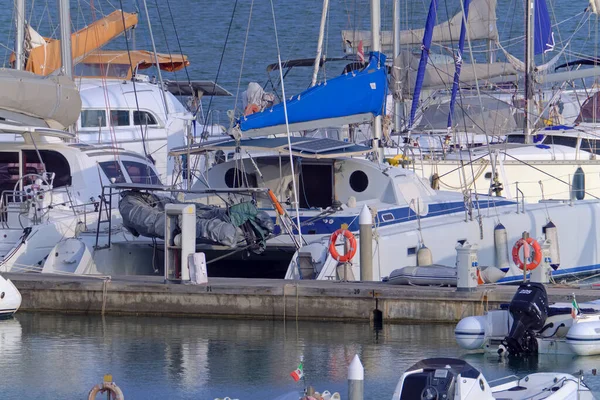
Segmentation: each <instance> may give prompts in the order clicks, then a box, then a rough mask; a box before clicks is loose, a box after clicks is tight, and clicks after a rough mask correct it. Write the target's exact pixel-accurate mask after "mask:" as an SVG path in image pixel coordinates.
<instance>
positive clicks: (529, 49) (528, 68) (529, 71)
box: [524, 0, 535, 143]
mask: <svg viewBox="0 0 600 400" xmlns="http://www.w3.org/2000/svg"><path fill="white" fill-rule="evenodd" d="M534 7H535V0H527V7H526V8H527V10H526V17H525V18H526V19H525V131H524V134H525V143H532V138H531V135H532V132H533V126H532V122H533V121H534V120H535V118H534V114H535V104H534V102H533V83H534V82H533V74H534V70H535V60H534V46H533V35H534V27H535V12H534Z"/></svg>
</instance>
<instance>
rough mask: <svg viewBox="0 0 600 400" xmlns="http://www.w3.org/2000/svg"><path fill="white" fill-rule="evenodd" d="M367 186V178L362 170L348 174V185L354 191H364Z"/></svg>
mask: <svg viewBox="0 0 600 400" xmlns="http://www.w3.org/2000/svg"><path fill="white" fill-rule="evenodd" d="M367 186H369V178H368V177H367V174H365V173H364V172H363V171H354V172H353V173H352V175H350V187H351V188H352V190H354V191H355V192H358V193H360V192H364V191H365V190H366V189H367Z"/></svg>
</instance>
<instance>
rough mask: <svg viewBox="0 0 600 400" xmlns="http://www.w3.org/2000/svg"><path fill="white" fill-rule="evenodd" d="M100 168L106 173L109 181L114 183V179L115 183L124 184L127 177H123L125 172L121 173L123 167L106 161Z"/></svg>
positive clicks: (114, 162)
mask: <svg viewBox="0 0 600 400" xmlns="http://www.w3.org/2000/svg"><path fill="white" fill-rule="evenodd" d="M99 164H100V168H101V169H102V171H103V172H104V174H105V175H106V176H107V177H108V179H109V180H110V181H111V182H112V181H113V179H114V183H124V182H125V176H124V175H123V171H121V166H120V165H119V163H118V162H116V161H105V162H101V163H99Z"/></svg>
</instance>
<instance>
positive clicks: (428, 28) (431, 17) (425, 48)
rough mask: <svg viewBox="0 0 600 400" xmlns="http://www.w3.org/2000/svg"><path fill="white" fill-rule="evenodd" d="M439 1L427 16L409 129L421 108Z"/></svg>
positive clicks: (431, 5)
mask: <svg viewBox="0 0 600 400" xmlns="http://www.w3.org/2000/svg"><path fill="white" fill-rule="evenodd" d="M437 8H438V0H431V3H430V4H429V12H428V14H427V22H425V32H424V34H423V44H422V45H421V60H420V61H419V69H418V70H417V79H416V82H415V93H414V95H413V101H412V107H411V109H410V120H409V123H408V128H409V129H410V128H412V126H413V124H414V122H415V114H416V113H417V108H419V97H421V88H422V87H423V79H424V78H425V68H426V67H427V59H428V58H429V49H430V47H431V38H432V36H433V28H434V26H435V20H436V19H437Z"/></svg>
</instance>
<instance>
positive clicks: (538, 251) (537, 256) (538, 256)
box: [512, 238, 542, 271]
mask: <svg viewBox="0 0 600 400" xmlns="http://www.w3.org/2000/svg"><path fill="white" fill-rule="evenodd" d="M525 242H527V244H528V245H529V246H531V247H533V252H534V256H533V260H532V261H531V262H530V263H529V264H527V265H525V262H524V261H521V257H519V250H521V247H523V246H524V245H525ZM512 257H513V262H514V263H515V265H516V266H517V267H519V268H520V269H523V268H527V270H528V271H531V270H534V269H536V268H537V266H538V265H540V262H541V261H542V248H541V247H540V244H539V243H538V241H537V240H535V239H534V238H527V239H519V240H517V242H516V243H515V245H514V246H513V249H512ZM525 261H527V260H525Z"/></svg>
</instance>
